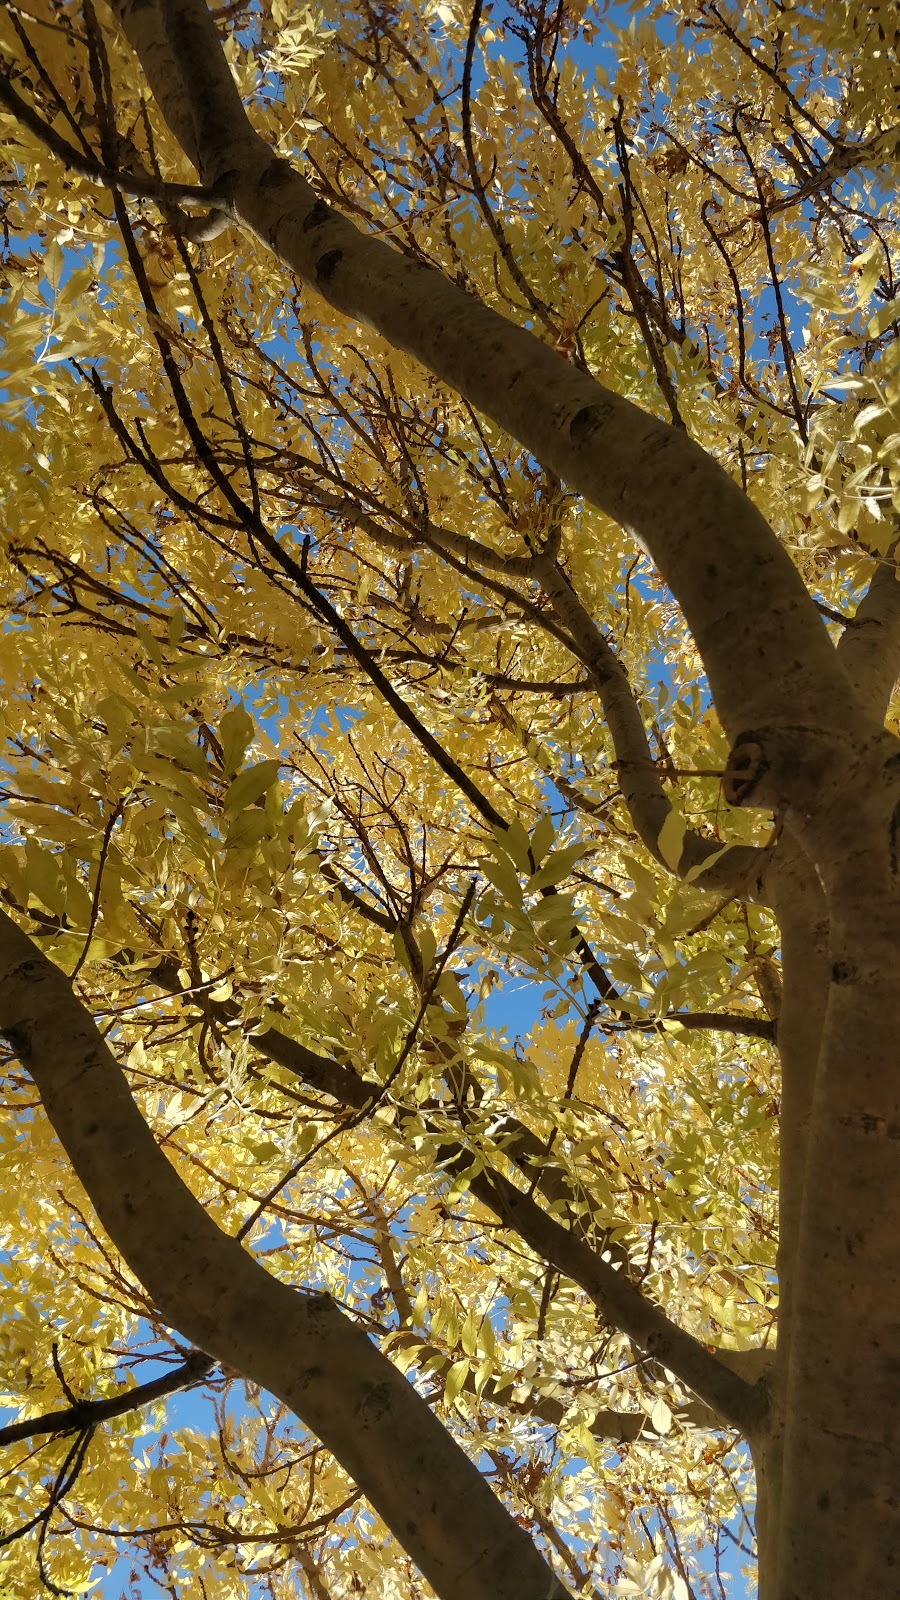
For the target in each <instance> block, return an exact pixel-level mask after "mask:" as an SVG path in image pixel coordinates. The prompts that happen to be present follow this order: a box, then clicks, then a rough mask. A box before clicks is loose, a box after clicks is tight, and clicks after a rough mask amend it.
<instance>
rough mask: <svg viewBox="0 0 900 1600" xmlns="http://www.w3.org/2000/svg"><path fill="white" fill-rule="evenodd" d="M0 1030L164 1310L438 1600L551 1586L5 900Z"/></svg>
mask: <svg viewBox="0 0 900 1600" xmlns="http://www.w3.org/2000/svg"><path fill="white" fill-rule="evenodd" d="M0 1031H2V1032H3V1033H4V1034H5V1035H6V1037H7V1039H8V1040H9V1041H10V1043H11V1045H12V1047H13V1049H14V1050H15V1051H16V1054H17V1055H18V1056H19V1059H20V1060H21V1061H22V1063H23V1065H24V1066H25V1067H26V1068H27V1069H28V1071H29V1072H30V1073H31V1075H32V1077H33V1078H34V1081H35V1083H36V1085H37V1087H38V1090H39V1092H40V1095H41V1099H42V1101H43V1104H44V1108H45V1110H46V1112H47V1115H48V1116H49V1118H50V1121H51V1122H52V1124H53V1127H54V1128H55V1130H56V1133H57V1135H58V1136H59V1138H60V1140H61V1142H62V1144H63V1146H64V1148H65V1150H66V1152H67V1154H68V1156H69V1159H70V1160H71V1162H72V1164H73V1166H74V1168H75V1171H76V1173H77V1175H78V1178H79V1179H80V1181H81V1183H82V1184H83V1186H84V1188H85V1189H86V1191H87V1193H88V1194H89V1196H90V1198H91V1200H92V1202H93V1204H94V1207H95V1210H96V1212H97V1215H98V1216H99V1218H100V1221H101V1223H102V1225H103V1227H104V1228H105V1230H106V1232H107V1233H108V1235H109V1237H110V1238H111V1240H112V1241H113V1243H114V1244H115V1245H116V1247H117V1249H119V1250H120V1251H121V1252H122V1254H123V1256H124V1257H125V1259H126V1261H127V1262H128V1264H129V1266H130V1267H131V1269H132V1271H133V1272H134V1273H135V1274H136V1276H137V1277H138V1278H139V1279H140V1281H141V1282H142V1283H143V1285H144V1287H145V1288H146V1290H147V1292H148V1293H149V1294H150V1295H151V1296H152V1297H153V1299H154V1300H155V1301H156V1303H157V1305H158V1306H159V1308H160V1311H161V1312H162V1315H163V1316H164V1317H165V1318H166V1319H167V1320H168V1321H169V1322H170V1323H171V1325H172V1326H173V1327H175V1328H177V1329H178V1331H179V1332H180V1333H181V1334H182V1336H183V1337H185V1338H187V1339H189V1340H190V1341H191V1343H193V1344H195V1345H196V1346H197V1347H198V1348H199V1349H205V1350H208V1351H209V1352H210V1354H211V1355H214V1356H215V1357H216V1358H217V1359H218V1360H219V1361H221V1362H222V1363H223V1364H225V1365H227V1366H229V1367H232V1368H234V1370H236V1371H237V1372H241V1373H243V1374H244V1375H245V1376H247V1377H249V1378H252V1379H253V1380H254V1381H255V1382H256V1383H259V1384H260V1385H261V1386H262V1387H264V1388H266V1389H269V1390H270V1391H271V1392H272V1393H273V1394H275V1395H276V1396H277V1397H278V1398H279V1399H281V1400H283V1401H284V1403H285V1404H286V1405H288V1406H290V1407H291V1409H292V1410H293V1411H295V1412H296V1414H297V1415H298V1416H299V1417H300V1418H301V1419H302V1421H303V1422H304V1423H305V1424H306V1426H307V1427H308V1428H310V1430H311V1431H312V1432H313V1433H314V1434H316V1435H317V1437H318V1438H319V1439H321V1440H322V1442H323V1444H324V1445H325V1446H326V1447H327V1448H328V1449H329V1450H331V1451H332V1453H333V1454H334V1456H335V1458H336V1459H337V1460H338V1461H339V1462H340V1463H341V1465H342V1466H343V1467H344V1468H345V1469H346V1471H347V1472H348V1473H350V1475H351V1476H352V1477H353V1479H354V1480H355V1482H356V1483H357V1484H358V1485H359V1487H360V1488H361V1489H362V1491H363V1493H364V1494H366V1495H367V1496H368V1498H369V1500H370V1502H371V1503H372V1505H373V1506H374V1507H375V1508H376V1510H377V1511H378V1513H379V1515H380V1516H381V1517H382V1518H383V1519H384V1521H385V1523H386V1524H387V1526H388V1527H389V1528H390V1529H391V1530H392V1532H393V1533H394V1534H395V1536H396V1538H397V1539H398V1540H399V1542H400V1543H401V1544H402V1545H403V1546H404V1547H405V1549H406V1550H408V1552H409V1554H410V1555H411V1556H412V1559H413V1560H414V1561H415V1562H416V1563H417V1565H418V1566H419V1567H420V1569H421V1571H422V1572H423V1573H424V1575H425V1576H426V1578H427V1579H428V1581H429V1583H431V1584H432V1586H433V1588H434V1589H435V1590H436V1592H437V1594H438V1595H440V1596H441V1597H442V1600H500V1597H502V1600H521V1596H522V1595H523V1594H528V1595H534V1596H536V1597H541V1600H545V1597H546V1600H550V1597H562V1596H563V1595H564V1592H565V1591H564V1590H563V1587H562V1585H561V1584H560V1583H559V1582H558V1580H557V1579H556V1578H555V1577H554V1576H553V1574H552V1573H551V1571H550V1569H549V1568H548V1567H547V1566H546V1564H545V1563H544V1561H543V1559H542V1557H541V1556H540V1554H539V1553H538V1551H537V1550H536V1548H535V1546H534V1545H533V1544H532V1543H531V1541H530V1539H529V1538H528V1537H527V1535H526V1534H525V1533H524V1532H523V1530H522V1529H521V1528H519V1527H518V1526H517V1525H516V1523H515V1521H514V1520H513V1518H512V1517H510V1516H509V1515H508V1513H507V1512H506V1510H505V1509H504V1507H503V1506H502V1505H501V1503H500V1502H499V1501H498V1500H497V1499H496V1498H495V1496H494V1494H493V1492H492V1491H491V1489H490V1487H489V1485H488V1484H487V1483H486V1482H485V1480H484V1478H483V1477H482V1476H481V1474H480V1472H479V1471H478V1469H477V1468H476V1467H475V1466H474V1465H473V1463H472V1462H470V1461H469V1460H468V1458H467V1457H466V1456H465V1454H464V1453H463V1451H462V1450H461V1449H460V1448H459V1446H458V1445H457V1444H456V1443H455V1441H454V1440H453V1439H452V1438H451V1436H450V1434H449V1433H448V1432H447V1431H446V1429H444V1428H443V1427H442V1426H441V1424H440V1423H439V1422H438V1420H437V1418H436V1417H435V1416H434V1415H433V1414H432V1412H431V1411H430V1409H429V1407H428V1406H427V1404H426V1403H425V1401H424V1400H423V1399H422V1398H421V1397H420V1396H419V1395H418V1394H417V1393H416V1392H415V1390H414V1389H413V1388H412V1387H411V1385H409V1384H408V1383H407V1382H406V1381H405V1379H403V1378H402V1377H401V1375H400V1374H399V1373H398V1372H397V1371H396V1369H395V1368H394V1367H393V1366H392V1365H391V1363H390V1361H389V1360H388V1359H387V1358H386V1357H385V1356H383V1355H382V1354H381V1353H380V1351H378V1350H376V1348H375V1346H374V1345H373V1344H372V1342H371V1341H370V1339H369V1338H368V1336H367V1335H366V1333H365V1332H364V1331H363V1329H362V1328H358V1327H357V1326H356V1325H355V1324H354V1323H352V1322H351V1321H350V1319H349V1318H348V1317H346V1316H345V1315H344V1314H343V1312H341V1311H340V1310H339V1309H338V1307H337V1306H336V1305H335V1303H334V1301H333V1300H332V1299H331V1297H330V1296H329V1295H325V1294H313V1293H308V1292H305V1291H300V1290H296V1289H293V1288H291V1287H290V1286H289V1285H287V1284H283V1283H280V1282H278V1280H277V1279H275V1278H273V1277H271V1276H270V1275H269V1273H267V1272H266V1271H265V1270H264V1269H263V1268H262V1267H261V1266H260V1265H259V1264H258V1263H257V1262H256V1261H255V1260H254V1259H253V1258H252V1256H250V1255H249V1254H248V1253H247V1252H246V1251H245V1250H244V1249H242V1247H241V1246H240V1244H239V1243H238V1242H237V1241H236V1240H235V1239H232V1238H229V1237H228V1235H227V1234H224V1233H222V1232H221V1230H220V1229H219V1228H218V1227H217V1226H216V1224H215V1222H214V1221H213V1220H212V1218H211V1217H209V1216H208V1215H207V1213H206V1212H205V1211H204V1209H203V1207H202V1205H201V1204H200V1203H199V1201H197V1200H196V1199H195V1198H194V1196H193V1195H192V1194H191V1192H190V1190H189V1189H188V1188H187V1187H186V1185H185V1184H184V1183H183V1182H182V1180H181V1178H180V1177H179V1176H178V1174H177V1172H176V1171H175V1169H174V1167H172V1166H171V1165H170V1164H169V1162H168V1161H167V1159H166V1157H165V1155H164V1154H163V1153H162V1151H161V1150H160V1149H159V1148H158V1146H157V1144H156V1142H155V1140H154V1139H153V1136H152V1134H151V1132H150V1130H149V1128H148V1127H147V1124H146V1123H145V1121H144V1119H143V1117H142V1116H141V1115H140V1112H139V1111H138V1109H137V1107H136V1106H135V1104H134V1101H133V1100H132V1098H131V1095H130V1093H129V1090H128V1086H127V1083H126V1081H125V1078H124V1075H123V1073H122V1071H121V1069H120V1068H119V1066H118V1064H117V1062H116V1061H115V1059H114V1057H113V1055H112V1054H111V1052H110V1050H109V1049H108V1047H107V1045H106V1044H105V1042H104V1041H103V1039H102V1037H101V1035H100V1033H99V1032H98V1030H97V1028H96V1027H95V1025H94V1023H93V1021H92V1019H91V1017H90V1015H89V1013H88V1012H87V1011H86V1010H85V1009H84V1007H83V1006H82V1005H81V1004H80V1003H79V1002H78V1000H77V999H76V998H75V996H74V994H73V992H72V988H71V985H70V984H69V982H68V980H67V979H66V978H65V976H64V975H63V974H62V973H61V972H60V971H58V969H57V968H56V967H54V966H53V964H52V963H51V962H49V961H48V960H47V959H46V958H45V957H44V956H42V955H41V954H40V952H39V951H38V950H37V949H35V947H34V946H33V945H32V944H31V942H30V941H29V939H28V938H27V937H26V935H25V934H24V933H23V932H22V931H21V929H20V928H19V927H18V926H17V925H16V923H14V922H13V921H12V920H11V918H9V917H8V916H6V915H5V914H3V913H0Z"/></svg>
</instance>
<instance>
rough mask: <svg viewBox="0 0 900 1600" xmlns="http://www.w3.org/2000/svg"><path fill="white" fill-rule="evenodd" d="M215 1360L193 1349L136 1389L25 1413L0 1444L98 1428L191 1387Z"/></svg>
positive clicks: (2, 1432)
mask: <svg viewBox="0 0 900 1600" xmlns="http://www.w3.org/2000/svg"><path fill="white" fill-rule="evenodd" d="M215 1364H216V1363H215V1361H214V1360H213V1358H212V1356H208V1355H205V1354H204V1352H203V1351H202V1350H194V1351H193V1352H192V1353H191V1354H190V1355H189V1356H188V1358H187V1360H186V1361H183V1362H182V1363H181V1365H180V1366H178V1367H173V1368H172V1369H171V1371H169V1372H165V1373H163V1375H162V1377H160V1378H152V1379H151V1380H150V1382H149V1383H139V1384H138V1385H137V1386H136V1387H135V1388H134V1389H123V1390H122V1392H121V1394H114V1395H110V1396H109V1397H108V1399H106V1400H79V1401H78V1402H77V1403H76V1404H75V1405H72V1406H62V1407H61V1408H60V1410H59V1411H45V1413H44V1415H43V1416H42V1417H26V1418H24V1420H23V1421H22V1422H10V1423H7V1425H6V1427H5V1428H0V1445H4V1444H16V1443H17V1442H18V1440H20V1439H37V1438H39V1437H40V1435H42V1434H46V1433H53V1434H63V1433H80V1432H81V1431H82V1429H83V1428H96V1427H98V1426H99V1425H100V1424H101V1423H104V1422H111V1421H112V1419H113V1417H125V1416H127V1415H128V1413H129V1411H140V1409H141V1407H142V1406H149V1405H152V1404H153V1402H154V1400H164V1399H165V1397H166V1395H169V1394H177V1393H178V1392H179V1390H181V1389H189V1388H190V1387H191V1385H192V1384H194V1383H198V1382H199V1380H200V1379H201V1378H205V1377H206V1375H207V1373H209V1372H212V1370H213V1368H214V1366H215Z"/></svg>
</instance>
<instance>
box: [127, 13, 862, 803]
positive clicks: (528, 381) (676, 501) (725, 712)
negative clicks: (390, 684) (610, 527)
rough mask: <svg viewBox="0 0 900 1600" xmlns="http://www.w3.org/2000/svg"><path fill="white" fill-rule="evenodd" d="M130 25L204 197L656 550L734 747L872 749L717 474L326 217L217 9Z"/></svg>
mask: <svg viewBox="0 0 900 1600" xmlns="http://www.w3.org/2000/svg"><path fill="white" fill-rule="evenodd" d="M114 9H115V11H116V14H117V16H118V17H119V19H120V21H121V23H122V25H123V28H124V29H125V31H126V33H127V35H128V37H129V40H130V42H131V44H132V46H133V48H134V49H135V50H136V52H137V54H138V56H139V58H140V61H141V64H142V66H143V68H144V71H145V73H146V75H147V78H148V80H149V82H150V85H151V88H152V90H153V93H154V95H155V97H156V99H157V101H158V103H159V106H160V109H161V111H162V114H163V116H164V117H165V118H166V120H167V121H168V123H169V125H170V127H171V128H172V130H173V132H174V133H175V136H176V138H179V140H180V142H181V143H182V145H183V147H184V148H185V150H186V151H187V153H188V154H189V155H190V156H191V158H192V160H194V161H195V164H197V166H198V168H199V171H200V174H201V178H202V179H203V181H204V182H209V183H212V184H219V183H221V184H222V187H223V189H225V190H226V191H227V192H228V194H229V197H230V198H229V201H228V207H229V209H230V212H231V215H232V216H233V217H234V219H235V220H236V221H239V222H240V223H242V224H243V225H244V226H245V227H247V228H249V229H250V230H251V231H252V232H253V233H255V234H256V236H257V237H258V238H259V239H260V240H262V241H264V242H265V243H266V244H267V245H268V246H269V247H270V248H271V249H273V250H274V251H275V253H276V254H277V255H278V256H279V258H280V259H281V260H282V261H283V262H284V263H285V265H286V266H288V267H289V268H290V269H291V270H292V271H294V272H296V273H297V274H298V275H299V276H300V277H301V278H302V279H303V281H304V282H306V283H308V284H310V285H311V286H312V287H314V288H315V289H316V290H317V291H318V292H319V293H320V294H322V295H323V296H324V297H325V298H326V300H328V302H329V303H330V304H331V305H332V306H333V307H334V308H335V309H336V310H338V311H340V312H342V313H343V314H344V315H346V316H350V317H353V318H355V319H357V320H363V321H365V322H368V323H370V324H372V325H374V326H375V327H376V328H377V329H378V331H379V332H380V333H381V334H382V335H383V336H384V337H385V338H386V339H388V340H389V341H390V342H391V343H392V344H394V345H395V346H397V347H398V348H400V349H403V350H406V351H407V352H408V353H409V354H411V355H413V356H414V357H416V358H417V359H418V360H419V361H421V362H422V363H423V364H424V365H425V366H426V367H427V368H428V369H429V370H430V371H432V372H433V373H434V374H435V375H436V376H437V377H439V378H440V379H442V380H443V381H444V382H446V383H448V384H449V385H450V386H451V387H452V388H454V389H455V390H456V391H457V392H459V393H460V394H462V395H464V396H465V398H466V399H467V400H468V401H469V402H470V403H471V404H472V405H474V406H475V407H477V408H478V409H479V410H481V411H483V412H484V413H485V414H486V415H487V416H489V417H491V418H492V419H493V420H494V421H495V422H496V423H498V424H499V425H500V426H501V427H503V428H504V429H506V430H507V431H508V432H509V433H511V434H512V436H513V437H514V438H516V439H518V440H519V441H520V443H521V444H523V445H524V446H525V448H526V449H528V450H530V451H531V452H532V454H533V455H534V456H535V457H536V458H537V459H538V460H539V461H541V462H542V463H543V464H544V465H545V466H546V467H547V468H549V469H550V470H551V471H553V472H554V473H555V474H556V475H557V477H559V478H560V479H561V480H562V481H563V482H566V483H567V484H569V485H570V486H571V487H573V488H574V489H576V490H578V491H580V492H581V493H582V494H584V495H585V497H586V498H587V499H588V500H590V501H591V502H592V503H593V504H594V505H596V506H597V507H599V509H600V510H601V511H604V512H605V513H606V514H607V515H608V516H610V517H612V518H613V519H614V520H616V521H617V522H619V523H620V524H621V525H622V526H623V527H625V528H626V529H628V530H629V531H630V532H631V533H632V534H633V535H634V536H635V537H636V538H637V539H638V540H639V541H640V542H641V543H642V545H643V546H644V548H645V549H646V550H647V552H648V554H649V555H650V557H651V559H652V560H653V561H654V562H655V563H656V565H657V567H658V568H659V570H660V572H661V574H662V576H663V578H664V580H665V581H666V582H667V583H668V585H669V587H670V588H671V590H672V592H673V594H674V595H675V597H676V599H677V600H678V601H679V603H680V605H681V607H682V610H683V612H684V614H685V617H686V619H687V622H688V625H689V626H690V628H691V629H692V632H693V634H694V637H695V639H696V641H697V645H698V648H699V650H700V652H701V655H702V657H703V659H704V663H705V665H706V669H707V674H708V677H709V680H710V685H711V687H712V690H713V693H714V695H715V699H716V704H717V708H718V710H719V714H720V716H721V719H722V722H723V725H724V726H725V728H726V730H727V731H728V733H729V736H730V737H731V738H732V739H734V738H735V737H736V736H737V735H738V734H739V733H741V732H744V731H746V730H747V729H748V728H754V727H756V728H758V727H765V726H767V725H770V724H774V725H787V726H789V727H791V728H796V727H797V726H798V725H801V726H805V725H807V724H808V725H810V726H812V727H816V728H823V729H826V728H827V729H831V730H834V732H835V733H839V732H842V731H843V732H845V733H848V732H849V733H850V734H851V736H854V735H856V734H857V733H858V729H857V727H856V725H855V720H854V719H855V715H856V712H857V708H856V707H855V706H854V705H853V697H852V694H851V692H850V688H849V684H848V682H847V680H846V678H845V676H844V673H843V671H842V669H841V667H840V666H839V664H838V662H837V661H836V659H835V654H834V651H833V649H832V648H831V643H830V641H829V639H828V636H827V633H826V631H825V629H824V627H823V625H822V623H821V620H820V618H819V617H818V614H817V612H816V608H815V606H814V604H813V602H812V600H811V598H810V596H809V594H808V593H807V590H806V588H805V587H804V584H803V582H802V579H801V578H800V576H799V574H798V573H797V571H796V569H795V568H794V566H793V563H792V562H791V560H790V557H789V556H788V555H787V553H786V552H785V551H784V550H783V549H782V547H781V545H780V544H779V542H778V540H777V539H776V537H775V535H774V534H773V533H772V531H771V530H770V529H769V528H768V526H767V525H766V523H765V521H764V519H763V518H762V516H761V515H760V513H759V512H758V511H757V510H756V509H755V507H754V506H753V504H752V502H751V501H750V500H748V498H747V497H746V495H744V494H743V492H742V491H741V489H740V488H739V487H738V485H737V484H735V483H734V482H733V481H732V480H731V479H730V478H729V477H728V475H727V474H726V473H725V472H724V471H723V470H722V469H721V468H720V467H719V466H718V464H717V463H716V462H714V461H713V460H712V458H711V457H710V456H708V455H707V454H706V453H705V452H704V451H703V450H702V449H701V448H700V447H699V446H698V445H696V444H695V443H693V442H692V441H691V440H689V439H688V438H686V437H685V434H684V432H683V430H681V429H678V428H673V427H671V426H670V425H668V424H666V423H663V422H661V421H659V420H657V419H656V418H653V417H651V416H649V415H647V414H646V413H644V412H643V411H641V410H640V408H639V407H637V406H635V405H634V404H633V403H632V402H630V401H628V400H626V399H624V398H623V397H622V396H620V395H617V394H615V393H613V392H612V391H610V390H608V389H606V388H604V387H603V386H602V385H601V384H599V383H598V382H597V381H596V380H594V379H593V378H590V377H589V376H588V375H587V374H585V373H584V372H581V371H579V370H578V369H576V368H575V367H573V366H571V365H570V364H569V363H568V362H567V361H566V360H565V359H564V358H563V357H562V356H560V355H558V354H557V353H556V352H555V351H553V350H551V349H549V348H548V347H547V346H545V345H543V344H541V342H540V341H539V340H538V339H537V338H536V337H535V336H534V335H533V334H532V333H530V332H529V331H528V330H526V329H524V328H519V327H516V326H514V325H513V324H512V323H509V322H508V321H507V320H506V319H505V318H504V317H502V316H501V315H500V314H499V313H497V312H495V311H493V310H492V309H490V308H489V307H487V306H485V305H483V304H481V303H479V302H478V301H476V300H475V299H473V297H472V296H471V295H469V294H467V293H466V292H465V291H464V290H462V289H461V288H459V287H458V286H457V285H455V284H453V283H451V282H450V281H449V280H448V279H446V278H445V277H444V276H443V275H442V274H441V273H440V272H439V271H437V270H436V269H435V268H433V267H430V266H425V265H423V264H422V263H421V262H419V261H417V260H414V259H412V258H409V257H406V256H403V255H400V254H399V253H398V252H396V251H395V250H394V249H392V248H391V247H390V246H389V245H387V244H385V243H384V242H383V241H381V240H379V239H376V238H371V237H366V236H364V235H362V234H361V233H360V232H359V231H358V230H357V229H356V228H355V227H354V226H353V224H352V223H350V222H349V221H348V220H347V219H345V218H343V217H341V216H339V215H338V214H337V213H336V212H335V211H333V210H332V209H331V207H329V206H328V205H326V204H325V202H324V201H322V200H320V199H318V198H317V196H316V194H315V191H314V190H313V188H312V187H311V185H310V184H309V183H308V182H307V181H306V179H305V178H303V177H302V176H301V174H300V173H299V172H297V171H295V170H294V168H293V167H292V166H291V165H290V163H288V162H286V161H284V160H281V159H279V158H277V157H276V156H274V155H273V153H272V150H271V148H270V147H269V146H268V144H266V142H265V140H264V139H263V138H262V137H261V136H260V135H258V134H257V133H256V132H255V131H254V129H253V127H252V126H251V124H250V122H249V120H248V118H247V115H246V112H245V110H244V106H243V103H242V100H241V97H240V94H239V92H238V89H237V86H236V84H235V83H234V80H233V78H232V76H231V72H230V69H229V67H228V64H227V62H226V60H225V57H224V55H223V53H222V49H221V46H220V43H219V39H218V35H217V32H216V27H215V23H214V22H213V19H212V17H211V15H210V14H209V12H208V10H207V9H206V6H205V5H204V4H203V0H116V3H115V6H114ZM784 765H785V768H786V770H785V775H784V782H785V784H786V785H787V791H786V795H787V797H789V795H790V793H791V785H792V783H793V782H794V781H795V780H793V779H792V777H791V773H790V771H789V770H787V769H788V768H789V767H790V763H789V762H785V763H784ZM797 781H800V780H797Z"/></svg>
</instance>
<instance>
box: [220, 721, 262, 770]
mask: <svg viewBox="0 0 900 1600" xmlns="http://www.w3.org/2000/svg"><path fill="white" fill-rule="evenodd" d="M217 733H218V736H219V743H220V744H221V746H222V761H223V766H224V768H225V771H226V772H238V771H240V768H241V765H242V763H243V760H244V755H245V753H246V750H247V747H248V745H249V744H250V742H251V740H252V738H253V734H254V723H253V718H252V717H251V715H250V713H249V712H248V711H247V710H246V708H245V707H244V706H232V707H231V708H230V710H228V711H226V712H224V714H223V715H222V716H221V717H220V719H219V726H218V729H217Z"/></svg>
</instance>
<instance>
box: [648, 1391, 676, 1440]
mask: <svg viewBox="0 0 900 1600" xmlns="http://www.w3.org/2000/svg"><path fill="white" fill-rule="evenodd" d="M650 1421H651V1423H652V1425H653V1430H654V1432H655V1433H668V1432H669V1429H670V1428H671V1426H672V1413H671V1411H670V1410H669V1407H668V1406H667V1405H666V1402H665V1400H662V1399H660V1400H657V1401H656V1403H655V1405H654V1407H653V1410H652V1411H651V1412H650Z"/></svg>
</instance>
